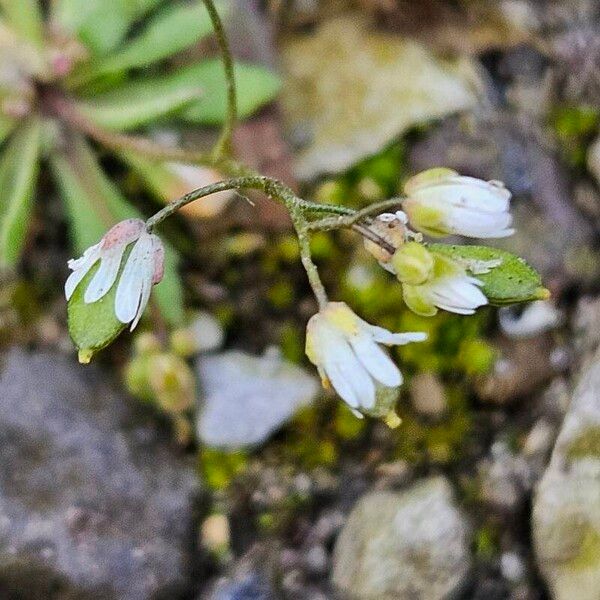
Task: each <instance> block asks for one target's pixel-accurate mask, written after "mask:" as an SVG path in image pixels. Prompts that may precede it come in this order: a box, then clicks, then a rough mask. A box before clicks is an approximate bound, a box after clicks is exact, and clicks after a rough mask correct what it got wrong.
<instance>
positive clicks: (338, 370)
mask: <svg viewBox="0 0 600 600" xmlns="http://www.w3.org/2000/svg"><path fill="white" fill-rule="evenodd" d="M341 339H342V340H343V342H342V343H336V342H333V343H332V342H331V341H330V342H329V344H328V347H327V348H325V349H324V350H325V351H324V363H323V370H324V371H325V373H326V374H327V377H328V379H329V381H330V382H331V385H332V386H333V388H334V389H335V391H336V392H337V393H338V394H339V396H340V397H341V398H342V399H343V400H345V401H346V402H347V403H348V404H349V405H350V406H351V407H352V408H358V407H359V406H365V407H371V406H373V405H374V404H375V384H374V383H373V380H372V379H371V376H370V375H369V373H368V372H367V370H366V369H365V368H364V367H363V366H362V365H361V363H360V362H359V361H358V359H357V358H356V356H355V354H354V352H353V351H352V349H351V348H350V344H349V343H348V342H347V341H346V340H345V339H343V338H341Z"/></svg>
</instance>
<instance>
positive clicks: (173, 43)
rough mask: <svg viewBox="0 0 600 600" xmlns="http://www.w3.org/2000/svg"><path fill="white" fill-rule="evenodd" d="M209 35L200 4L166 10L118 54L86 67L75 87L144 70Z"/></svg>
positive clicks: (183, 5)
mask: <svg viewBox="0 0 600 600" xmlns="http://www.w3.org/2000/svg"><path fill="white" fill-rule="evenodd" d="M211 31H212V24H211V20H210V17H209V15H208V11H207V10H206V8H205V6H204V4H203V3H202V2H196V3H193V4H178V5H176V6H169V7H167V8H166V9H165V10H163V11H161V12H160V13H159V14H158V15H156V16H155V17H154V18H153V19H151V20H150V22H149V23H148V24H147V25H146V27H145V28H144V29H143V30H142V31H141V32H140V33H139V34H138V35H137V36H135V37H134V38H133V39H131V40H130V41H128V42H127V43H126V44H125V45H124V46H123V47H122V48H121V49H120V50H119V51H117V52H115V53H114V54H111V55H110V56H107V57H106V58H104V59H102V60H100V61H98V62H97V63H96V64H94V65H90V66H89V68H88V69H87V70H86V71H85V72H82V73H81V75H80V78H79V79H78V80H77V84H82V83H84V82H86V81H90V80H91V79H93V78H95V77H98V76H100V75H107V74H112V73H118V72H120V71H125V70H127V69H132V68H140V67H147V66H149V65H151V64H153V63H155V62H157V61H159V60H162V59H164V58H167V57H169V56H171V55H173V54H175V53H176V52H180V51H181V50H184V49H185V48H188V47H189V46H191V45H192V44H195V43H196V42H197V41H199V40H200V39H202V38H203V37H205V36H206V35H208V34H209V33H210V32H211Z"/></svg>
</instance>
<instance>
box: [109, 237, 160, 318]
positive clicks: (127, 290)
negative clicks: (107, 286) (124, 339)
mask: <svg viewBox="0 0 600 600" xmlns="http://www.w3.org/2000/svg"><path fill="white" fill-rule="evenodd" d="M153 253H154V246H153V243H152V238H151V237H150V235H148V234H146V235H144V234H142V235H141V236H140V237H139V239H138V241H137V242H136V243H135V246H134V247H133V249H132V250H131V254H130V255H129V258H128V259H127V262H126V263H125V268H124V269H123V273H122V275H121V278H120V280H119V285H118V287H117V295H116V298H115V314H116V315H117V319H119V321H121V323H130V322H131V321H133V320H134V319H135V317H136V315H137V313H138V309H139V307H140V302H141V298H142V293H143V289H144V279H148V280H150V281H151V280H152V276H153V273H154V265H153V260H152V258H153Z"/></svg>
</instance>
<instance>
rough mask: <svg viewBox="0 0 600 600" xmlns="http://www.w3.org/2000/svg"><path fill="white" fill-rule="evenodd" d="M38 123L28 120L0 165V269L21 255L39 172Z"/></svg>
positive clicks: (13, 139) (10, 145)
mask: <svg viewBox="0 0 600 600" xmlns="http://www.w3.org/2000/svg"><path fill="white" fill-rule="evenodd" d="M40 141H41V136H40V122H39V121H38V120H37V119H31V120H29V121H27V122H26V123H25V124H24V125H22V126H21V127H20V128H19V129H18V130H17V132H16V133H15V134H14V136H12V138H11V140H10V143H9V144H8V146H7V147H6V148H5V150H4V152H3V154H2V159H1V163H0V265H2V266H5V267H6V266H8V267H12V266H14V265H15V264H16V263H17V261H18V259H19V256H20V254H21V250H22V248H23V244H24V243H25V235H26V233H27V226H28V225H29V215H30V212H31V207H32V204H33V195H34V189H35V182H36V178H37V173H38V168H39V154H40Z"/></svg>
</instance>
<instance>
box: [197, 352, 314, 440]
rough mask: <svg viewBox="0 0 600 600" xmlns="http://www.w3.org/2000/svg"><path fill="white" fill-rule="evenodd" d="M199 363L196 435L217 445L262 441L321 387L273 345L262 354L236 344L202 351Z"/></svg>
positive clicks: (308, 400)
mask: <svg viewBox="0 0 600 600" xmlns="http://www.w3.org/2000/svg"><path fill="white" fill-rule="evenodd" d="M197 369H198V373H199V377H200V382H201V385H202V388H203V390H204V398H203V402H202V403H201V404H202V407H201V409H200V410H199V411H198V418H197V431H198V437H199V438H200V439H201V440H202V441H203V442H204V443H205V444H207V445H209V446H217V447H220V448H240V447H244V446H253V445H257V444H260V443H262V442H264V441H265V440H266V439H267V438H268V437H269V435H271V434H272V433H273V432H274V431H276V430H277V429H279V428H280V427H281V426H282V425H283V424H285V423H287V422H288V421H289V420H290V419H291V418H292V416H293V415H294V414H295V413H296V412H297V411H298V409H300V408H301V407H303V406H306V405H307V404H308V403H310V402H311V401H312V400H313V399H314V397H315V395H316V394H317V391H318V389H319V385H318V383H317V381H316V379H315V377H312V376H311V375H308V374H307V373H306V372H305V371H304V370H303V369H301V368H300V367H297V366H295V365H292V364H290V363H287V362H285V361H283V360H282V359H281V357H280V356H279V355H278V354H277V352H271V351H267V352H266V353H265V355H264V356H262V357H259V356H253V355H251V354H246V353H245V352H241V351H239V350H230V351H228V352H223V353H222V354H215V355H210V356H201V357H200V358H199V359H198V362H197Z"/></svg>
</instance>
